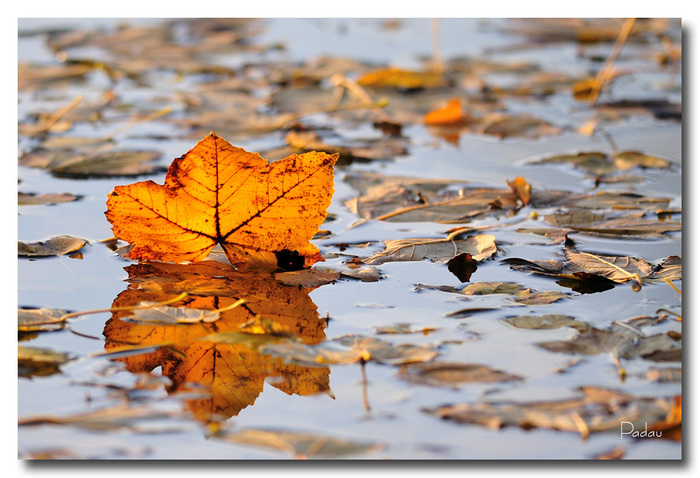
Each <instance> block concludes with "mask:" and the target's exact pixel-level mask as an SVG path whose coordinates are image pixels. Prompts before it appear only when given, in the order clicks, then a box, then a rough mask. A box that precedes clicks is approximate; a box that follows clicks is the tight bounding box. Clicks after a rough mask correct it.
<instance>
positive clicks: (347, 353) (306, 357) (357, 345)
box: [260, 335, 437, 366]
mask: <svg viewBox="0 0 700 478" xmlns="http://www.w3.org/2000/svg"><path fill="white" fill-rule="evenodd" d="M260 351H261V352H262V353H265V354H269V355H274V356H277V357H283V358H284V359H285V360H286V361H288V362H291V363H299V364H302V365H316V366H319V365H329V364H332V365H338V364H352V363H358V362H368V361H370V360H372V361H375V362H379V363H382V364H388V365H401V364H407V363H414V362H424V361H427V360H432V359H433V358H434V357H436V356H437V351H435V349H434V348H433V347H428V346H418V345H411V344H401V345H392V344H391V343H389V342H386V341H384V340H380V339H376V338H373V337H363V336H360V335H347V336H344V337H340V338H337V339H332V340H326V341H324V342H321V343H320V344H317V345H304V344H301V343H298V342H282V343H278V344H267V345H263V346H262V347H261V348H260Z"/></svg>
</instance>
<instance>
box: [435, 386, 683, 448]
mask: <svg viewBox="0 0 700 478" xmlns="http://www.w3.org/2000/svg"><path fill="white" fill-rule="evenodd" d="M673 403H674V401H673V399H672V398H671V399H669V398H658V397H635V396H633V395H629V394H624V393H621V392H617V391H615V390H611V389H605V388H599V387H583V388H581V394H580V396H578V397H575V398H570V399H564V400H552V401H534V402H533V401H531V402H510V401H499V402H480V403H458V404H454V405H445V406H440V407H435V408H428V409H424V411H425V412H427V413H429V414H431V415H435V416H437V417H439V418H442V419H444V420H452V421H456V422H458V423H464V424H475V425H481V426H484V427H487V428H491V429H499V428H503V427H507V426H516V427H521V428H524V429H526V430H529V429H531V428H549V429H554V430H562V431H567V432H575V433H579V434H580V435H581V436H582V437H583V438H587V437H588V436H589V435H590V434H591V433H597V432H603V431H608V430H620V423H621V422H629V423H631V424H633V425H634V426H635V427H636V428H638V429H641V428H643V427H644V424H645V422H648V423H652V422H656V421H659V420H664V419H665V418H666V416H667V415H668V413H669V412H670V411H671V410H672V408H673Z"/></svg>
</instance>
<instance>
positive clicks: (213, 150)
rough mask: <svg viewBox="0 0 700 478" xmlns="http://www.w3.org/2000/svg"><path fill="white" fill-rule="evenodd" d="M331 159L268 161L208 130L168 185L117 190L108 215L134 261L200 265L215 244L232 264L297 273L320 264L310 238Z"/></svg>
mask: <svg viewBox="0 0 700 478" xmlns="http://www.w3.org/2000/svg"><path fill="white" fill-rule="evenodd" d="M336 159H337V155H328V154H325V153H306V154H304V155H301V156H297V155H294V156H290V157H288V158H286V159H285V160H281V161H277V162H274V163H271V164H268V162H267V161H266V160H264V159H262V158H261V157H260V156H259V155H257V154H255V153H249V152H247V151H244V150H243V149H240V148H234V147H233V146H231V144H230V143H228V142H227V141H225V140H223V139H222V138H220V137H219V136H217V135H216V134H214V133H211V134H210V135H209V136H207V137H205V138H204V139H203V140H201V141H200V142H199V143H197V145H196V146H195V148H194V149H192V150H190V151H189V152H188V153H187V154H186V155H184V156H182V157H181V158H178V159H176V160H175V161H173V164H172V165H171V166H170V169H169V171H168V175H167V176H166V180H165V185H163V186H161V185H159V184H156V183H154V182H153V181H146V182H141V183H135V184H131V185H127V186H117V187H116V188H115V189H114V191H113V192H112V193H111V194H110V197H109V200H108V201H107V212H106V216H107V219H108V220H109V221H110V222H111V223H112V225H113V227H112V229H113V231H114V234H115V236H117V237H119V238H121V239H123V240H125V241H127V242H129V243H131V244H132V246H133V247H132V249H131V251H130V252H129V254H128V255H127V257H129V258H132V259H138V260H163V261H174V262H183V261H198V260H202V259H204V258H205V257H206V256H207V255H208V254H209V252H210V251H211V250H212V248H213V247H214V246H215V245H216V244H220V245H221V246H222V247H223V248H224V251H225V252H226V256H227V257H228V259H229V261H231V262H232V263H240V262H250V261H254V262H261V263H263V264H265V265H275V266H279V267H282V268H284V269H301V268H303V267H309V266H310V265H311V264H313V263H314V262H317V261H319V260H323V258H322V257H321V255H320V254H319V252H318V249H317V248H316V247H315V246H314V245H312V244H311V243H310V242H309V240H310V239H311V238H312V237H313V235H314V234H315V233H316V231H318V226H319V225H320V224H321V222H323V219H324V218H325V217H326V208H327V207H328V205H329V204H330V199H331V196H332V194H333V164H334V163H335V161H336Z"/></svg>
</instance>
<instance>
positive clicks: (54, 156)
mask: <svg viewBox="0 0 700 478" xmlns="http://www.w3.org/2000/svg"><path fill="white" fill-rule="evenodd" d="M89 142H93V143H95V144H90V143H89ZM85 143H86V144H84V145H80V144H78V145H71V146H68V147H66V146H56V147H53V148H51V149H46V147H45V146H46V145H44V146H42V147H40V148H37V149H34V150H32V151H30V152H28V153H25V154H23V155H22V156H21V157H20V159H19V162H20V164H21V165H24V166H29V167H35V168H43V169H47V170H49V171H51V173H52V174H53V175H54V176H57V177H67V178H79V179H83V178H103V177H115V176H117V177H118V176H125V177H130V176H140V175H145V174H154V173H159V172H162V171H165V168H163V167H162V166H160V165H158V164H156V163H155V162H154V161H155V160H157V159H158V158H160V156H161V155H160V153H158V152H155V151H111V150H110V149H111V148H112V145H111V144H109V142H108V140H105V139H101V138H98V139H95V138H85Z"/></svg>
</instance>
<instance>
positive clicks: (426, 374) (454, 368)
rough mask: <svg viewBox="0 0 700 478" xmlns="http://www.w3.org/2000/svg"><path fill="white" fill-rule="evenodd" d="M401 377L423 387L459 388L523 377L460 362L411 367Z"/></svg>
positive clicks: (400, 374) (431, 363) (423, 364)
mask: <svg viewBox="0 0 700 478" xmlns="http://www.w3.org/2000/svg"><path fill="white" fill-rule="evenodd" d="M399 377H400V378H402V379H404V380H408V381H409V382H411V383H419V384H423V385H433V386H448V387H459V386H461V385H464V384H466V383H474V382H478V383H489V382H512V381H518V380H522V377H519V376H517V375H512V374H509V373H505V372H502V371H500V370H494V369H492V368H490V367H487V366H485V365H481V364H476V363H460V362H430V363H421V364H414V365H409V366H407V367H405V368H403V369H401V372H400V373H399Z"/></svg>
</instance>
